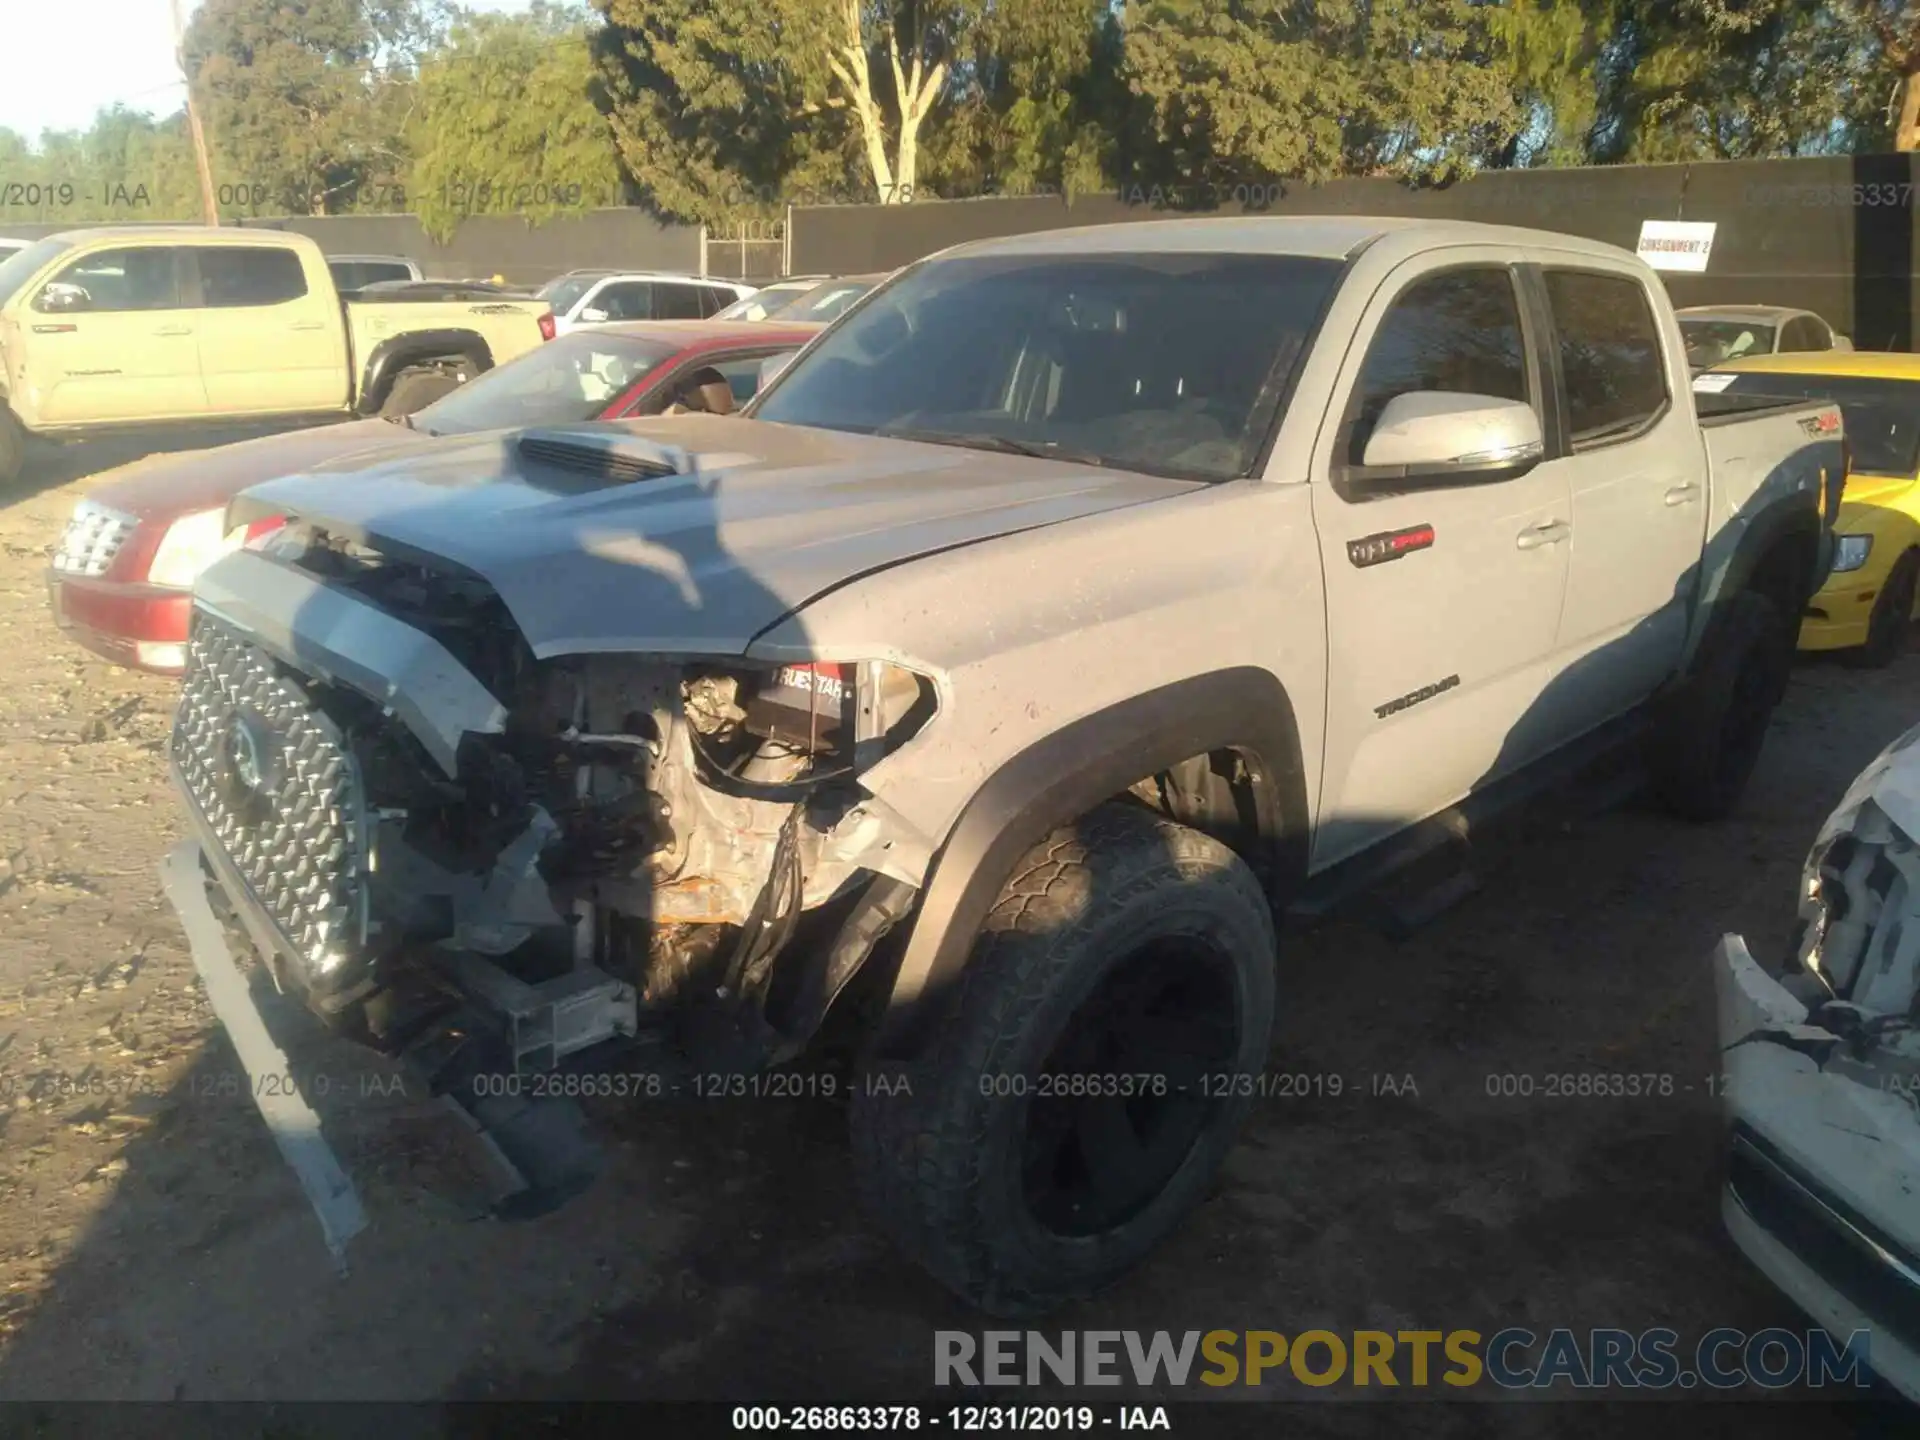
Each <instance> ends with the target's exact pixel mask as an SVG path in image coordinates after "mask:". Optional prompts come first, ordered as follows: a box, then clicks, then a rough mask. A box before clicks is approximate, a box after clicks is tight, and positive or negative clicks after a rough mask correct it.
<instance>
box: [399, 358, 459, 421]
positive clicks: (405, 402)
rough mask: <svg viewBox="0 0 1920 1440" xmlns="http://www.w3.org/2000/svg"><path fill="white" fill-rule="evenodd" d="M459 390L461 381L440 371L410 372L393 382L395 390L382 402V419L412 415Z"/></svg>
mask: <svg viewBox="0 0 1920 1440" xmlns="http://www.w3.org/2000/svg"><path fill="white" fill-rule="evenodd" d="M459 388H460V382H459V380H458V379H456V378H455V377H454V376H452V375H446V374H442V373H441V372H440V371H438V370H409V371H407V372H406V373H405V374H404V375H401V376H400V377H399V378H398V379H396V380H395V381H394V382H393V389H391V390H389V391H388V392H387V398H386V399H385V400H382V401H381V402H380V415H381V418H382V419H386V420H394V419H398V418H399V417H400V416H402V415H411V414H413V412H414V411H416V410H422V409H425V408H426V407H427V406H429V405H431V404H432V403H433V402H434V401H436V400H438V399H439V398H440V397H441V396H443V395H451V394H452V393H453V392H454V391H455V390H458V389H459Z"/></svg>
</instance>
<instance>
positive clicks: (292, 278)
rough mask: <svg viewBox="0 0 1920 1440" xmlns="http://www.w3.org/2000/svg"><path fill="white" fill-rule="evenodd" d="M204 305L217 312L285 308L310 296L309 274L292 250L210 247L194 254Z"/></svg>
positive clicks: (207, 246)
mask: <svg viewBox="0 0 1920 1440" xmlns="http://www.w3.org/2000/svg"><path fill="white" fill-rule="evenodd" d="M194 259H195V261H196V263H197V264H198V265H199V267H200V300H201V303H202V304H204V305H207V306H209V307H211V308H212V309H215V310H226V309H234V308H238V307H242V306H255V305H284V304H285V303H286V302H287V301H289V300H298V299H300V298H301V297H302V296H304V295H305V294H306V293H307V272H306V270H305V268H304V267H303V266H302V265H301V264H300V257H299V256H298V255H296V254H294V252H293V251H291V250H281V249H270V248H268V247H266V246H259V247H254V246H240V245H234V246H226V245H220V246H213V245H206V246H202V247H200V248H199V249H197V250H195V251H194Z"/></svg>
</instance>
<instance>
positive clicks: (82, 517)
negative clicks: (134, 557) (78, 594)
mask: <svg viewBox="0 0 1920 1440" xmlns="http://www.w3.org/2000/svg"><path fill="white" fill-rule="evenodd" d="M139 526H140V522H139V520H138V519H136V518H135V517H134V516H132V515H123V514H121V513H120V512H119V511H118V510H112V509H109V508H108V507H107V506H105V505H97V504H95V503H94V502H93V501H91V500H82V501H81V502H80V503H79V504H78V505H76V506H74V507H73V518H72V519H71V520H69V521H67V529H66V533H65V534H63V535H62V536H61V537H60V548H59V549H58V550H55V551H54V552H53V568H54V569H55V570H57V571H59V572H60V573H61V574H62V575H85V576H89V577H97V576H100V575H104V574H106V573H107V567H108V566H110V565H112V564H113V557H114V556H116V555H118V554H119V553H120V547H121V546H123V545H125V544H126V543H127V541H128V539H130V538H131V537H132V535H133V532H134V531H135V530H137V529H138V528H139Z"/></svg>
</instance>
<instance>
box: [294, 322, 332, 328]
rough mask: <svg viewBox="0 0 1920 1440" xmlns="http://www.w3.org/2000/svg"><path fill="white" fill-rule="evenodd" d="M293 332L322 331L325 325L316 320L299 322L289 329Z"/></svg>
mask: <svg viewBox="0 0 1920 1440" xmlns="http://www.w3.org/2000/svg"><path fill="white" fill-rule="evenodd" d="M291 328H292V329H295V330H324V329H326V328H327V327H326V325H325V324H323V323H322V322H321V321H318V320H299V321H296V322H295V323H294V324H293V326H292V327H291Z"/></svg>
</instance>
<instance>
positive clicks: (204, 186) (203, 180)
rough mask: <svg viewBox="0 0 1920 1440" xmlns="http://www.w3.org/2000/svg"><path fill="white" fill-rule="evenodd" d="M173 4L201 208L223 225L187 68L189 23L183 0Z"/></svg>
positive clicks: (176, 51)
mask: <svg viewBox="0 0 1920 1440" xmlns="http://www.w3.org/2000/svg"><path fill="white" fill-rule="evenodd" d="M172 4H173V58H174V63H175V64H177V65H178V66H179V67H180V78H181V79H182V80H184V81H186V84H187V129H188V130H190V131H191V132H192V133H193V160H194V164H195V165H197V166H198V167H199V169H200V210H201V213H202V215H203V216H204V217H205V219H206V222H207V224H209V225H215V226H217V225H219V223H220V210H219V207H218V206H216V205H215V204H214V203H213V166H212V165H211V164H209V163H208V161H207V136H206V132H205V131H204V130H202V129H201V128H200V107H199V106H198V105H196V104H194V103H193V76H192V75H191V74H190V73H189V72H188V70H187V27H186V26H185V25H184V24H183V23H182V22H181V19H180V0H172Z"/></svg>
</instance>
